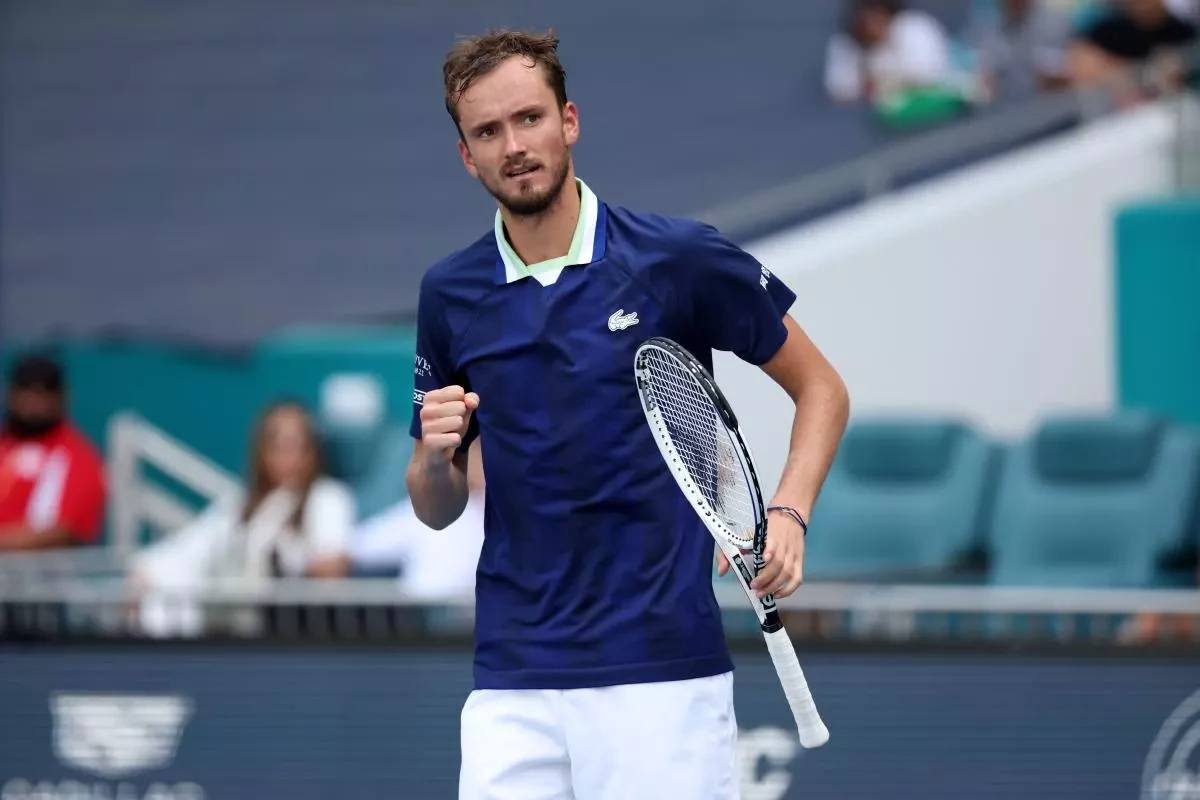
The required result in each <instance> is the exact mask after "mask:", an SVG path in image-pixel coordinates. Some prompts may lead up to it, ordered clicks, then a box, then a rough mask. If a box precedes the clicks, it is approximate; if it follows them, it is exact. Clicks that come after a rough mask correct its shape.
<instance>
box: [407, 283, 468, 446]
mask: <svg viewBox="0 0 1200 800" xmlns="http://www.w3.org/2000/svg"><path fill="white" fill-rule="evenodd" d="M456 384H457V385H461V386H463V388H466V389H468V390H469V389H470V386H469V385H467V380H466V377H465V376H464V375H462V374H460V373H459V372H458V370H457V368H456V365H455V363H454V340H453V336H452V334H451V332H450V325H449V323H448V321H447V318H446V309H445V308H444V304H443V302H442V300H441V298H440V296H439V294H438V292H437V291H436V288H435V287H434V284H433V280H432V278H431V275H430V274H427V275H426V276H425V278H424V279H423V280H422V281H421V295H420V298H419V299H418V301H417V346H416V354H415V355H414V357H413V409H412V420H411V421H410V423H409V433H410V435H411V436H412V437H413V438H414V439H420V438H421V406H422V405H424V403H425V393H426V392H431V391H433V390H434V389H441V388H444V387H446V386H453V385H456ZM478 430H479V426H478V422H477V421H476V420H475V417H474V416H472V418H471V425H470V428H469V429H468V430H467V435H466V436H465V437H464V439H463V443H462V445H461V446H460V447H459V451H460V452H463V453H465V452H466V449H467V446H468V445H470V443H471V442H472V441H473V440H474V439H475V437H476V436H477V435H478Z"/></svg>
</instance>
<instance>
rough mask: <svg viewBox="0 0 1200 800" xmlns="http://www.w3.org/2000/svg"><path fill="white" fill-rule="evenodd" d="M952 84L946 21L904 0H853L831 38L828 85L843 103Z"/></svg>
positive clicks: (826, 66) (826, 65)
mask: <svg viewBox="0 0 1200 800" xmlns="http://www.w3.org/2000/svg"><path fill="white" fill-rule="evenodd" d="M949 83H950V41H949V37H948V36H947V35H946V32H945V29H944V28H943V27H942V25H941V24H940V23H939V22H938V21H937V20H936V19H934V18H933V17H932V16H931V15H929V14H927V13H925V12H924V11H916V10H909V9H905V8H904V7H903V5H902V4H901V3H900V2H898V0H852V2H851V3H850V5H849V7H848V9H847V14H846V18H845V24H844V26H843V29H842V30H841V31H839V32H838V33H836V34H834V36H833V37H832V38H831V39H830V41H829V44H828V47H827V49H826V58H825V89H826V91H828V92H829V95H830V96H831V97H833V98H834V99H835V100H838V101H840V102H847V103H848V102H856V101H862V100H866V101H872V102H874V101H877V100H879V99H881V98H882V97H884V96H886V95H888V94H891V93H894V92H898V91H903V90H906V89H926V88H931V87H941V86H945V85H948V84H949Z"/></svg>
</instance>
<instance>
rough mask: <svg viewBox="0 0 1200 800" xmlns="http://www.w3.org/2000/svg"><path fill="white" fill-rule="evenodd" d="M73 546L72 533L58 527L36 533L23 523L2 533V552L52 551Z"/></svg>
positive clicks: (0, 547) (0, 548) (0, 538)
mask: <svg viewBox="0 0 1200 800" xmlns="http://www.w3.org/2000/svg"><path fill="white" fill-rule="evenodd" d="M73 544H75V537H74V536H72V535H71V532H70V531H68V530H66V529H64V528H58V527H55V528H50V529H49V530H44V531H36V530H34V529H33V528H31V527H29V525H27V524H24V523H22V524H19V525H14V526H13V527H11V528H9V529H8V530H6V531H4V532H3V533H0V550H50V549H53V548H60V547H70V546H72V545H73Z"/></svg>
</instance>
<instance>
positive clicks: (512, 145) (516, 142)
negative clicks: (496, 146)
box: [504, 126, 525, 159]
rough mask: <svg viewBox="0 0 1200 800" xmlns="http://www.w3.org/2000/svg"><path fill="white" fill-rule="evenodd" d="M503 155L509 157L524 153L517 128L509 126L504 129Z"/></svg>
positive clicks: (523, 144) (523, 145)
mask: <svg viewBox="0 0 1200 800" xmlns="http://www.w3.org/2000/svg"><path fill="white" fill-rule="evenodd" d="M504 155H505V157H506V158H509V159H512V158H515V157H517V156H523V155H525V143H524V142H523V141H521V137H520V134H519V132H518V131H517V129H516V128H514V127H511V126H510V127H508V128H506V129H505V131H504Z"/></svg>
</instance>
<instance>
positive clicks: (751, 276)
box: [679, 225, 796, 365]
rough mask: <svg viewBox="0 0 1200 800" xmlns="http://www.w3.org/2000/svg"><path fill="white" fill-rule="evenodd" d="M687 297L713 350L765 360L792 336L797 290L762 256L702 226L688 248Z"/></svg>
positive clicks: (699, 329) (754, 360) (685, 269)
mask: <svg viewBox="0 0 1200 800" xmlns="http://www.w3.org/2000/svg"><path fill="white" fill-rule="evenodd" d="M684 261H685V263H684V264H683V268H682V272H683V278H682V280H683V281H684V282H685V284H686V285H685V287H684V288H685V291H683V292H681V293H679V296H680V297H681V298H686V300H687V301H688V302H690V305H691V308H690V319H691V322H692V324H693V326H694V327H695V329H696V331H697V336H698V338H699V340H700V341H702V342H703V343H704V344H705V345H706V346H708V347H710V348H711V349H713V350H724V351H727V352H731V353H734V354H735V355H737V356H738V357H739V358H741V359H742V360H744V361H747V362H749V363H751V364H755V365H760V364H765V363H766V362H767V361H769V360H771V358H772V356H774V355H775V353H776V352H778V350H779V348H780V347H782V346H783V343H784V341H785V340H786V339H787V328H786V327H785V326H784V323H783V316H784V314H786V313H787V310H788V309H789V308H791V306H792V303H794V302H795V300H796V295H795V293H794V292H792V290H791V289H789V288H788V287H787V285H786V284H784V283H783V281H781V280H779V279H778V278H777V277H775V276H774V275H772V274H771V272H770V271H769V270H768V269H767V268H766V267H765V266H763V265H762V264H760V263H759V262H758V260H757V259H756V258H754V257H753V256H752V255H750V254H749V253H747V252H746V251H745V250H742V249H741V248H740V247H738V246H737V245H735V244H734V243H733V242H731V241H729V240H728V239H726V238H725V237H724V236H722V235H721V234H720V233H719V232H718V231H717V230H716V229H715V228H713V227H712V226H710V225H701V226H699V227H698V228H697V230H696V231H695V233H694V235H693V236H691V237H690V238H689V242H688V244H687V246H686V247H685V258H684Z"/></svg>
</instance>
